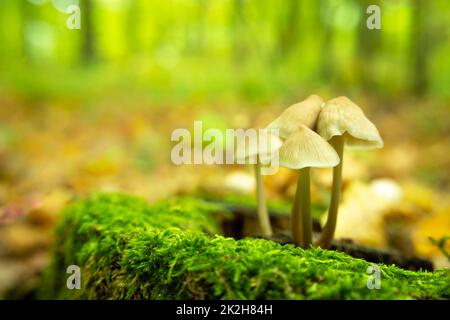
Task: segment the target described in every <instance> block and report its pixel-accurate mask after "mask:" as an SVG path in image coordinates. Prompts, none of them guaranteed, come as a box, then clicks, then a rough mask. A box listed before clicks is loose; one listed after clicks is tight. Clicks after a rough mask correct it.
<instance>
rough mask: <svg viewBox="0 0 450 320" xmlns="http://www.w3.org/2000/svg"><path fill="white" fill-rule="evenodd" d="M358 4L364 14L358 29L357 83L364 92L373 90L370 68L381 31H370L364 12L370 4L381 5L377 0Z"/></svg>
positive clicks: (368, 0)
mask: <svg viewBox="0 0 450 320" xmlns="http://www.w3.org/2000/svg"><path fill="white" fill-rule="evenodd" d="M359 3H360V5H361V7H360V10H361V12H363V13H364V14H363V15H362V19H361V21H360V23H359V28H358V46H357V55H358V72H359V81H360V83H361V87H362V88H363V89H364V90H369V89H371V88H373V86H374V84H375V82H374V80H373V74H374V73H373V69H372V66H373V65H374V63H373V61H374V60H373V59H374V58H375V57H376V55H377V54H378V53H379V51H380V46H381V30H378V29H372V30H370V29H369V28H368V27H367V24H366V21H367V18H368V14H367V13H366V10H367V8H368V7H369V6H370V5H372V4H374V5H378V6H381V4H380V1H379V0H361V1H360V2H359Z"/></svg>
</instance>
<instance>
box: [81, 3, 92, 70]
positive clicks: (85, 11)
mask: <svg viewBox="0 0 450 320" xmlns="http://www.w3.org/2000/svg"><path fill="white" fill-rule="evenodd" d="M80 10H81V31H82V34H83V45H82V48H81V50H82V57H83V61H84V62H85V63H91V62H92V61H93V60H94V58H95V51H94V21H93V18H92V10H93V4H92V0H80Z"/></svg>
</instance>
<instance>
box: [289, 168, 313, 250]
mask: <svg viewBox="0 0 450 320" xmlns="http://www.w3.org/2000/svg"><path fill="white" fill-rule="evenodd" d="M309 172H310V168H309V167H308V168H303V169H300V170H299V171H298V182H297V190H296V192H295V197H294V203H293V205H292V213H291V232H292V237H293V239H294V243H295V244H296V245H299V246H302V247H303V248H309V246H310V245H311V244H312V218H311V199H310V197H311V196H310V189H309Z"/></svg>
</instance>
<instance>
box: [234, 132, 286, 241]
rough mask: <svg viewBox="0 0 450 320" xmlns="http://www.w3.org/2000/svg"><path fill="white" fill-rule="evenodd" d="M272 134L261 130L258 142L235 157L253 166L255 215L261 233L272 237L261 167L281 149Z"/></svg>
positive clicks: (275, 136) (279, 141) (240, 151)
mask: <svg viewBox="0 0 450 320" xmlns="http://www.w3.org/2000/svg"><path fill="white" fill-rule="evenodd" d="M274 133H275V130H267V129H261V130H260V132H259V135H258V142H257V143H250V144H245V150H238V153H237V156H236V159H237V160H238V163H241V162H245V161H247V160H248V162H249V163H251V164H254V165H255V179H256V203H257V214H258V220H259V224H260V227H261V232H262V234H263V235H265V236H271V235H272V227H271V225H270V219H269V214H268V212H267V204H266V197H265V194H264V184H263V177H262V173H261V166H262V165H266V164H269V163H270V161H271V159H272V158H273V156H274V154H275V152H277V151H278V149H279V148H280V147H281V144H282V142H281V140H280V139H279V138H278V136H277V135H276V134H274Z"/></svg>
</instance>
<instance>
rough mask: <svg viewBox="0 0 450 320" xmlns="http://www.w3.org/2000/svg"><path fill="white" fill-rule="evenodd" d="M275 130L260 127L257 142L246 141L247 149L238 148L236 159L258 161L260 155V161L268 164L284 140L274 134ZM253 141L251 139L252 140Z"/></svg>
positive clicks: (239, 160)
mask: <svg viewBox="0 0 450 320" xmlns="http://www.w3.org/2000/svg"><path fill="white" fill-rule="evenodd" d="M274 131H275V130H268V129H260V130H259V134H258V135H257V142H256V143H245V150H237V154H236V159H237V160H238V162H243V161H245V160H248V159H249V160H250V163H252V164H254V163H256V157H257V156H259V162H260V163H263V164H267V163H269V162H270V160H271V159H272V157H273V156H274V153H275V152H277V151H278V149H280V147H281V145H282V141H281V139H280V138H278V136H277V135H275V134H274ZM250 142H251V141H250Z"/></svg>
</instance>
